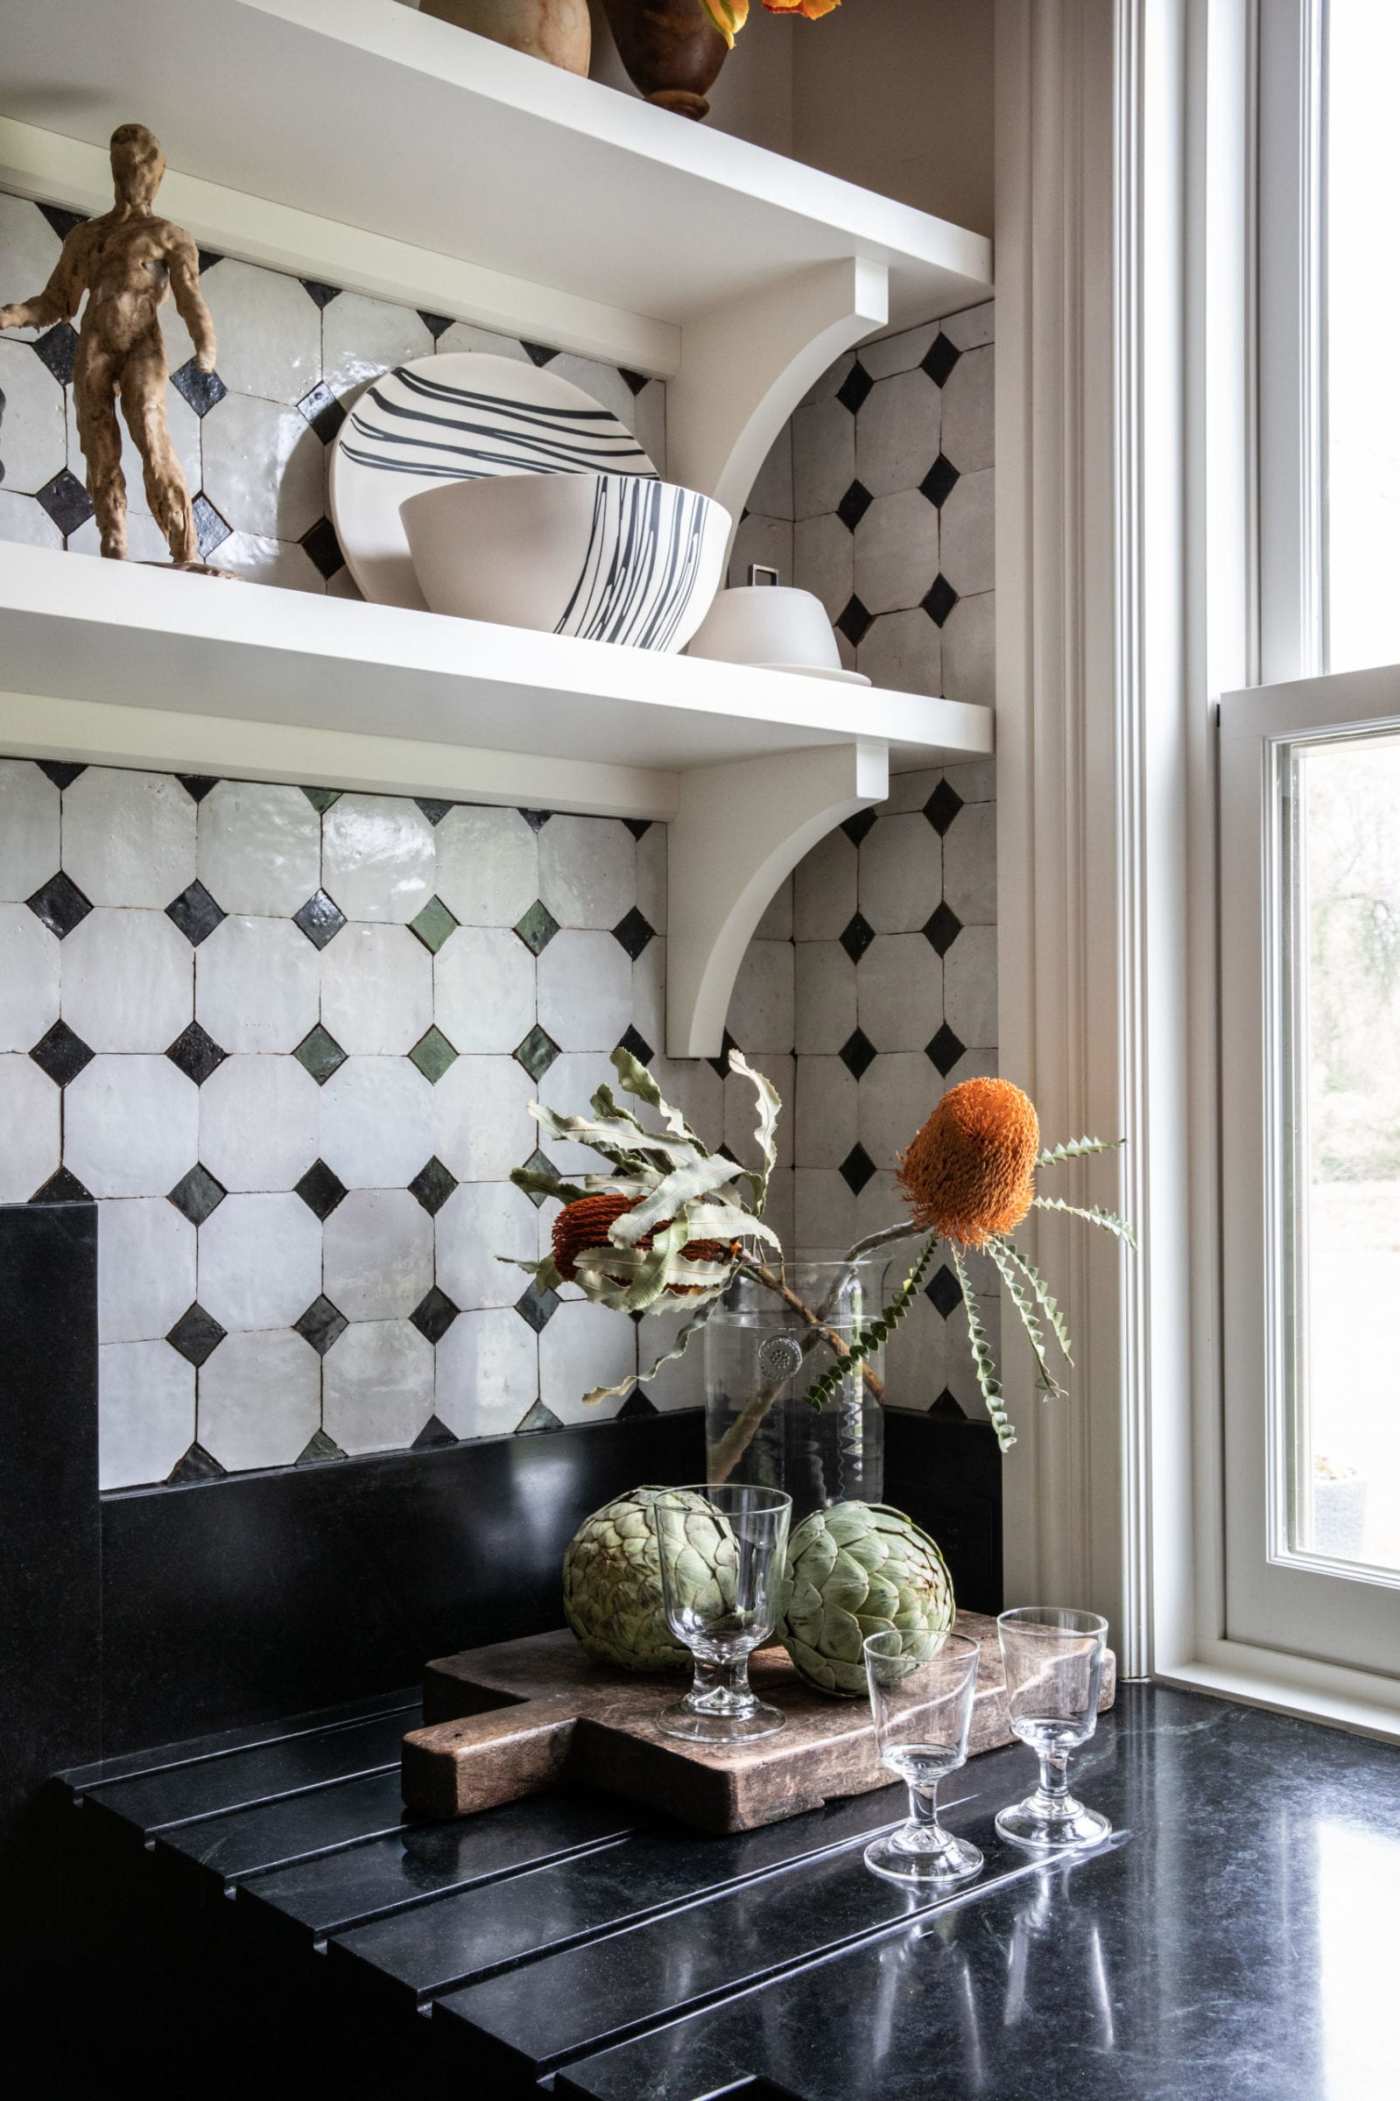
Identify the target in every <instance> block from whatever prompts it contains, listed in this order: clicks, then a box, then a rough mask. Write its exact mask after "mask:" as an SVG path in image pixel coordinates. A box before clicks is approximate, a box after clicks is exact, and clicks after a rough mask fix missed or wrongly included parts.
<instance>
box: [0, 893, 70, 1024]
mask: <svg viewBox="0 0 1400 2101" xmlns="http://www.w3.org/2000/svg"><path fill="white" fill-rule="evenodd" d="M58 984H59V944H58V942H57V940H56V939H55V938H54V936H53V935H52V934H51V933H50V932H49V930H48V928H47V927H46V926H45V925H44V923H43V921H42V920H41V919H39V918H36V916H35V914H34V913H33V912H31V911H30V910H29V907H28V906H27V905H0V1051H27V1050H32V1049H33V1048H34V1045H35V1044H36V1043H37V1042H38V1041H39V1038H40V1037H41V1036H42V1035H43V1034H44V1033H45V1032H46V1031H47V1030H48V1029H50V1028H52V1026H53V1024H54V1022H55V1021H56V1020H57V1019H58Z"/></svg>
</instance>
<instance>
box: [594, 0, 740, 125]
mask: <svg viewBox="0 0 1400 2101" xmlns="http://www.w3.org/2000/svg"><path fill="white" fill-rule="evenodd" d="M603 8H604V11H605V13H606V15H607V18H608V23H609V25H610V27H611V29H612V33H613V41H614V43H615V44H616V45H617V50H618V56H619V58H620V59H621V60H622V63H623V65H624V66H626V68H627V73H628V77H629V79H630V80H631V82H632V84H633V86H634V87H635V88H636V89H637V91H638V93H639V94H642V95H645V96H646V98H647V101H648V102H655V103H658V104H659V105H660V107H661V108H662V109H673V110H675V111H676V112H677V113H678V114H679V115H680V116H683V117H695V118H697V119H698V118H700V117H704V116H707V115H708V114H709V108H710V105H709V102H708V100H707V99H706V98H707V97H708V95H709V91H710V89H711V88H712V87H713V86H714V84H715V81H716V79H717V78H718V77H719V69H720V67H721V66H722V65H723V64H724V61H725V59H726V58H727V56H728V54H729V47H728V45H727V44H726V43H725V41H724V38H723V37H722V36H721V35H720V33H719V31H718V30H717V29H716V28H715V25H714V23H713V22H712V21H711V20H710V18H709V16H708V15H707V14H706V12H705V10H704V8H703V7H702V6H701V5H700V0H603Z"/></svg>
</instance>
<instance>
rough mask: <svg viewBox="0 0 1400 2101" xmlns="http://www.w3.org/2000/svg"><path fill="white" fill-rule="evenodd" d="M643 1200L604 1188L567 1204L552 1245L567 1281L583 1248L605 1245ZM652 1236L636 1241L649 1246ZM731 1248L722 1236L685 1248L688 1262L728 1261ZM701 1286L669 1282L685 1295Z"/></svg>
mask: <svg viewBox="0 0 1400 2101" xmlns="http://www.w3.org/2000/svg"><path fill="white" fill-rule="evenodd" d="M640 1201H641V1199H640V1198H639V1197H635V1196H617V1195H615V1194H614V1193H612V1192H611V1191H605V1192H604V1194H603V1195H601V1196H579V1197H575V1199H574V1201H573V1202H572V1203H571V1204H565V1206H564V1208H563V1210H562V1211H561V1212H560V1213H559V1216H558V1217H557V1218H556V1219H555V1221H554V1232H553V1247H554V1266H555V1268H556V1269H557V1270H558V1272H559V1274H560V1276H561V1277H562V1278H563V1279H564V1282H565V1283H566V1284H572V1283H573V1281H574V1275H575V1269H574V1265H575V1263H576V1262H577V1260H578V1257H579V1256H580V1255H581V1254H582V1253H583V1250H584V1249H585V1248H589V1247H606V1246H607V1245H608V1233H609V1231H610V1229H611V1228H612V1226H613V1225H614V1223H615V1222H616V1221H617V1220H618V1219H619V1218H621V1216H622V1214H623V1212H624V1211H631V1210H633V1209H634V1208H635V1207H636V1205H637V1204H638V1203H640ZM651 1240H652V1236H651V1234H650V1233H644V1234H643V1235H642V1238H641V1239H640V1240H639V1241H638V1243H637V1245H638V1246H639V1247H643V1248H649V1247H650V1246H651ZM730 1252H731V1250H730V1249H729V1248H728V1247H727V1246H726V1245H725V1243H724V1242H723V1241H719V1240H692V1241H690V1242H689V1243H688V1244H687V1246H686V1248H685V1250H684V1253H685V1257H686V1260H687V1261H689V1262H725V1261H727V1260H728V1258H729V1255H730ZM698 1288H699V1287H698V1286H696V1285H688V1284H672V1285H670V1286H668V1289H669V1290H670V1292H671V1293H672V1294H673V1295H674V1296H675V1297H677V1298H681V1297H684V1296H685V1295H686V1294H687V1293H689V1292H691V1291H694V1290H697V1289H698Z"/></svg>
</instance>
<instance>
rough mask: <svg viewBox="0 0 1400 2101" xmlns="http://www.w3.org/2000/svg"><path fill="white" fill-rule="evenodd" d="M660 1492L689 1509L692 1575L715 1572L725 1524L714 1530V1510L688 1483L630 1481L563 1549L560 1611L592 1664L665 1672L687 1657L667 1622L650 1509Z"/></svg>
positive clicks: (699, 1576)
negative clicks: (682, 1485)
mask: <svg viewBox="0 0 1400 2101" xmlns="http://www.w3.org/2000/svg"><path fill="white" fill-rule="evenodd" d="M663 1495H664V1496H666V1497H668V1498H669V1499H670V1501H671V1502H672V1503H673V1504H675V1503H680V1504H682V1505H683V1506H684V1507H685V1509H686V1510H687V1511H692V1510H693V1512H694V1518H693V1519H692V1520H690V1521H689V1523H688V1526H687V1529H688V1530H689V1531H690V1532H691V1534H692V1537H691V1540H690V1545H691V1547H692V1549H693V1558H694V1563H695V1568H694V1574H695V1577H696V1581H697V1582H698V1583H699V1582H703V1580H704V1578H705V1577H706V1576H710V1577H711V1578H712V1577H713V1570H714V1565H715V1555H716V1551H717V1549H719V1548H720V1547H721V1546H722V1544H723V1542H724V1540H725V1538H727V1537H728V1527H727V1526H724V1527H723V1532H722V1533H721V1532H720V1531H719V1530H717V1529H716V1519H715V1512H714V1511H713V1510H712V1509H711V1508H710V1505H709V1504H708V1503H707V1502H706V1501H705V1499H704V1497H703V1496H698V1495H692V1494H691V1493H690V1492H689V1491H688V1490H686V1489H675V1488H634V1489H632V1490H631V1491H630V1493H629V1494H627V1495H625V1496H619V1497H618V1499H617V1501H616V1502H615V1503H608V1504H606V1505H605V1506H604V1508H603V1509H601V1510H595V1511H594V1513H593V1515H592V1517H590V1518H585V1520H584V1522H583V1523H582V1524H581V1525H580V1526H579V1528H578V1530H577V1532H575V1534H574V1536H573V1538H572V1539H571V1540H570V1541H569V1544H568V1546H567V1547H566V1548H565V1549H564V1614H565V1617H566V1618H567V1620H568V1622H569V1625H570V1626H571V1627H572V1628H573V1630H574V1633H575V1634H576V1635H577V1636H578V1638H579V1640H580V1641H581V1642H582V1643H583V1646H584V1648H585V1650H586V1651H587V1652H588V1654H589V1655H590V1656H591V1657H592V1658H593V1661H594V1662H595V1663H610V1664H613V1665H617V1666H620V1667H621V1668H622V1669H623V1670H625V1671H668V1670H677V1669H680V1668H681V1667H682V1666H684V1665H686V1664H688V1663H689V1662H690V1660H691V1658H690V1652H689V1651H688V1650H687V1649H685V1648H683V1647H682V1646H681V1644H680V1643H679V1642H678V1641H677V1640H676V1639H675V1637H674V1635H673V1634H672V1633H671V1630H670V1628H669V1627H668V1626H667V1625H666V1607H665V1602H664V1600H663V1598H662V1594H661V1561H660V1557H659V1555H658V1553H657V1548H656V1519H655V1517H654V1515H653V1513H652V1505H653V1504H654V1503H655V1501H656V1499H657V1497H658V1496H663ZM720 1523H721V1524H723V1521H722V1520H720ZM729 1550H730V1552H731V1553H732V1550H733V1541H732V1538H730V1539H729ZM689 1558H690V1557H688V1559H689Z"/></svg>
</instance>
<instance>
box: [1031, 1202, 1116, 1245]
mask: <svg viewBox="0 0 1400 2101" xmlns="http://www.w3.org/2000/svg"><path fill="white" fill-rule="evenodd" d="M1034 1203H1035V1208H1036V1210H1037V1211H1063V1212H1065V1213H1066V1214H1067V1215H1068V1216H1069V1217H1070V1218H1083V1219H1086V1220H1087V1221H1088V1223H1089V1224H1090V1225H1091V1226H1102V1227H1103V1229H1104V1231H1105V1232H1106V1233H1113V1234H1115V1235H1116V1236H1117V1238H1118V1239H1119V1240H1122V1241H1125V1242H1126V1243H1127V1245H1128V1246H1129V1247H1130V1248H1132V1250H1133V1252H1134V1253H1136V1252H1137V1235H1136V1233H1134V1231H1133V1229H1132V1227H1131V1226H1130V1225H1129V1224H1128V1221H1127V1219H1126V1218H1120V1217H1119V1216H1118V1213H1117V1212H1116V1211H1101V1210H1100V1209H1099V1207H1098V1205H1097V1204H1067V1203H1066V1202H1065V1200H1064V1198H1063V1197H1059V1196H1038V1197H1036V1198H1035V1199H1034Z"/></svg>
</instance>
